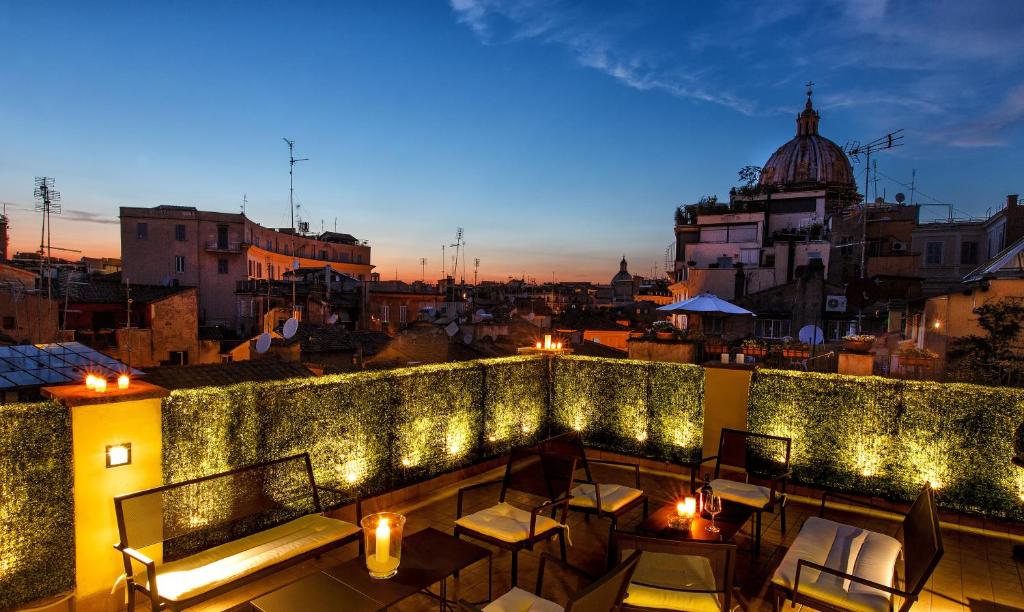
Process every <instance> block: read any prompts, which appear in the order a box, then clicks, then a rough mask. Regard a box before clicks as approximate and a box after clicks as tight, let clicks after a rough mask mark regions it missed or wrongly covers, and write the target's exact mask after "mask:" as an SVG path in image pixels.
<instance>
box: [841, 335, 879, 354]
mask: <svg viewBox="0 0 1024 612" xmlns="http://www.w3.org/2000/svg"><path fill="white" fill-rule="evenodd" d="M874 346H875V337H874V336H872V335H870V334H852V335H849V336H843V350H846V351H849V352H851V353H861V354H865V353H869V352H871V348H872V347H874Z"/></svg>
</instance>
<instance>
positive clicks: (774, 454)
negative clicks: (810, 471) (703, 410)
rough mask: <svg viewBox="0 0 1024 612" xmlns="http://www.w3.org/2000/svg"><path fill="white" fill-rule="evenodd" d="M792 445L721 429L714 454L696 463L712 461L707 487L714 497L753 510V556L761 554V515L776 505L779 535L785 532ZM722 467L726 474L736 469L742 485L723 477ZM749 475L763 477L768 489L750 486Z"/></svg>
mask: <svg viewBox="0 0 1024 612" xmlns="http://www.w3.org/2000/svg"><path fill="white" fill-rule="evenodd" d="M792 445H793V442H792V440H791V439H789V438H784V437H782V436H770V435H768V434H761V433H754V432H750V431H742V430H739V429H728V428H723V429H722V437H721V438H720V439H719V441H718V453H717V454H715V455H712V456H710V457H704V458H703V459H701V461H700V465H702V466H703V465H704V464H705V463H707V462H709V461H711V460H712V459H714V460H715V471H714V478H713V480H712V481H711V488H712V489H713V490H714V492H715V494H716V495H718V496H719V497H721V498H722V499H724V500H728V501H731V502H735V503H738V504H743V505H745V506H750V507H751V508H754V554H759V553H760V552H761V513H762V512H765V511H767V512H774V511H775V506H776V504H778V506H779V519H780V520H781V522H782V523H781V528H782V533H783V534H785V533H786V484H787V482H788V480H789V477H790V475H791V472H790V468H789V458H790V452H791V450H792ZM723 466H725V468H726V470H725V471H727V472H733V473H735V472H736V471H737V470H738V472H739V473H741V474H742V475H743V477H744V479H743V482H739V481H736V480H732V479H728V478H723V477H722V471H723V469H722V468H723ZM730 468H733V469H730ZM751 468H753V470H752V469H751ZM751 475H753V476H755V477H757V476H760V477H762V478H767V479H768V481H769V486H767V487H764V486H761V485H757V484H754V483H751V482H750V476H751Z"/></svg>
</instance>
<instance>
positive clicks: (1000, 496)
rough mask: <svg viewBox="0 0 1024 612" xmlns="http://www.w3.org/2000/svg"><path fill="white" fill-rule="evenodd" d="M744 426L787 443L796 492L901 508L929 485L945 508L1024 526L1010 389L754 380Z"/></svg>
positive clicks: (1019, 410)
mask: <svg viewBox="0 0 1024 612" xmlns="http://www.w3.org/2000/svg"><path fill="white" fill-rule="evenodd" d="M747 418H748V426H749V428H750V429H751V430H752V431H759V432H763V433H770V434H776V435H783V436H787V437H790V438H792V439H793V457H792V467H793V474H794V480H796V481H798V482H802V483H805V484H810V485H814V486H818V487H826V488H831V489H838V490H844V491H850V492H855V493H861V494H865V493H867V494H875V495H880V496H883V497H887V498H889V499H895V500H902V501H910V500H912V499H913V498H914V497H915V496H916V495H917V493H918V492H919V491H920V488H921V486H922V484H923V483H924V482H926V481H928V482H932V483H933V484H934V485H937V498H938V501H939V503H940V504H941V505H943V506H944V507H946V508H950V509H953V510H957V511H962V512H974V513H981V514H986V515H989V516H1001V517H1013V518H1022V517H1024V511H1022V504H1021V502H1020V495H1021V492H1022V491H1024V474H1019V473H1018V472H1024V470H1020V469H1019V468H1016V467H1015V466H1013V465H1012V464H1011V463H1010V459H1011V458H1012V456H1013V435H1014V431H1015V429H1016V428H1017V426H1018V425H1019V424H1020V422H1021V421H1022V419H1024V392H1022V391H1021V390H1019V389H1012V388H1002V387H1000V388H996V387H981V386H977V385H966V384H948V383H935V382H918V381H901V380H894V379H885V378H877V377H852V376H841V375H836V374H816V373H808V372H792V371H775V370H759V371H758V372H756V373H755V375H754V378H753V381H752V383H751V388H750V404H749V411H748V417H747Z"/></svg>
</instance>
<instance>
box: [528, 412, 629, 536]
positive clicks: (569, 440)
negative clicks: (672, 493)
mask: <svg viewBox="0 0 1024 612" xmlns="http://www.w3.org/2000/svg"><path fill="white" fill-rule="evenodd" d="M538 446H539V448H541V449H542V450H543V451H544V452H549V453H560V454H563V455H566V456H567V457H575V458H576V466H577V468H579V469H582V470H583V474H584V476H585V478H576V479H575V481H574V482H576V483H579V484H577V485H576V486H575V487H573V489H572V491H571V493H572V501H570V502H569V509H570V510H572V511H574V512H582V513H583V514H584V516H585V517H586V518H587V519H588V520H589V518H590V516H591V515H596V516H599V517H600V516H607V517H608V518H610V519H611V521H612V529H614V528H615V527H616V525H617V524H618V521H619V517H621V516H622V515H624V514H626V513H627V512H630V511H632V510H634V509H636V508H642V510H643V516H644V518H647V495H645V494H644V491H643V489H641V488H640V465H639V464H636V463H625V462H622V461H608V460H603V459H588V458H587V452H586V450H585V449H584V447H583V438H582V436H580V433H579V432H578V431H570V432H568V433H564V434H561V435H558V436H555V437H553V438H548V439H547V440H544V441H543V442H541V443H540V444H539V445H538ZM592 463H595V464H600V465H610V466H613V467H615V468H618V469H626V470H629V471H630V472H632V473H633V474H632V475H633V479H632V482H631V483H630V484H631V485H633V486H628V485H624V484H617V483H605V482H602V483H598V482H597V481H595V480H594V476H593V474H592V473H591V472H590V465H591V464H592Z"/></svg>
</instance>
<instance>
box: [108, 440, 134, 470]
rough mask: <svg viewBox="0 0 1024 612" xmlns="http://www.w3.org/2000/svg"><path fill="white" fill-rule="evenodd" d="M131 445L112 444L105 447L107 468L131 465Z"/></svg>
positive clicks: (125, 443) (127, 443)
mask: <svg viewBox="0 0 1024 612" xmlns="http://www.w3.org/2000/svg"><path fill="white" fill-rule="evenodd" d="M131 463H132V443H131V442H124V443H122V444H112V445H110V446H108V447H107V467H108V468H112V467H118V466H120V465H131Z"/></svg>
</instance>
